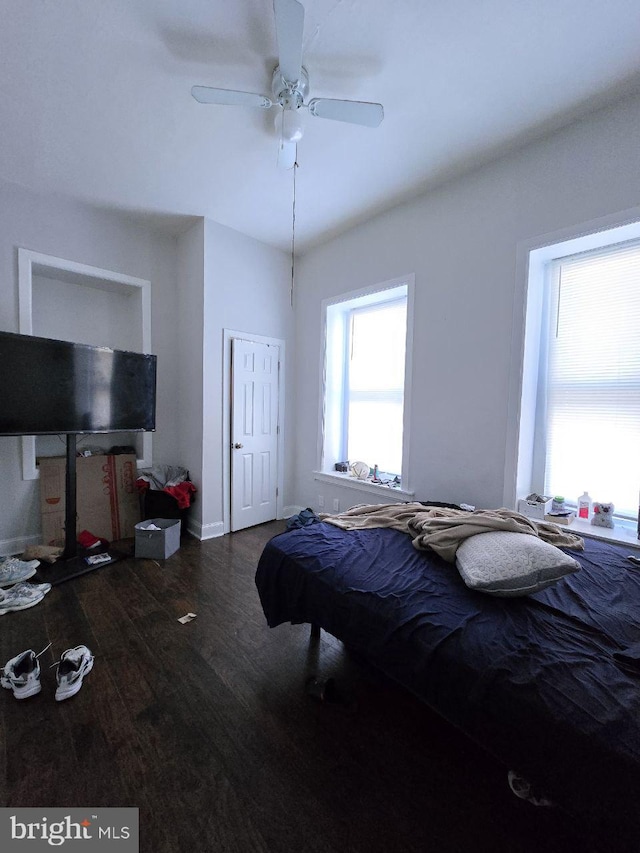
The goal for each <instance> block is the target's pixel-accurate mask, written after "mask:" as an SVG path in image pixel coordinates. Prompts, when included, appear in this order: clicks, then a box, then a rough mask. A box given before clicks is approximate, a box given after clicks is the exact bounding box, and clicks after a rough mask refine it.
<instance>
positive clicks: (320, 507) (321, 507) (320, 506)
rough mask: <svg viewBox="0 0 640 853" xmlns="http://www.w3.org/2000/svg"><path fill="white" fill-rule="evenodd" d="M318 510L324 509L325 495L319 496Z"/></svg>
mask: <svg viewBox="0 0 640 853" xmlns="http://www.w3.org/2000/svg"><path fill="white" fill-rule="evenodd" d="M318 509H324V495H318Z"/></svg>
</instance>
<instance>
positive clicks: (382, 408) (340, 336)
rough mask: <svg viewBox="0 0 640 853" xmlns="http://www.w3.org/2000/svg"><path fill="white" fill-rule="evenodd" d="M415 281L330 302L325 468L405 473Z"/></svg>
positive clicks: (324, 411)
mask: <svg viewBox="0 0 640 853" xmlns="http://www.w3.org/2000/svg"><path fill="white" fill-rule="evenodd" d="M409 284H410V283H409V282H403V283H402V284H397V283H392V284H391V286H386V287H382V288H381V289H379V290H375V291H371V292H366V293H361V294H360V295H354V294H347V295H345V296H344V297H343V298H342V299H340V300H339V301H334V302H327V303H325V321H326V323H325V329H326V338H325V363H324V401H323V446H322V457H323V459H322V470H324V471H327V472H331V471H333V470H334V466H335V463H336V462H343V461H349V462H352V463H353V462H355V461H358V460H361V461H363V462H366V463H367V464H368V465H369V466H370V468H374V466H376V465H377V466H378V469H379V471H380V472H381V473H384V474H386V475H388V476H389V477H391V478H392V477H394V476H396V475H397V476H398V477H399V478H401V476H402V467H403V459H404V458H406V450H407V448H406V436H405V431H404V428H403V427H404V423H405V410H406V405H405V401H406V389H407V380H408V377H409V370H408V369H407V363H408V361H409V357H410V353H409V351H408V346H407V342H408V338H407V332H408V328H409V326H410V322H409V320H410V317H409V308H408V305H409ZM411 284H412V282H411ZM405 479H406V478H405Z"/></svg>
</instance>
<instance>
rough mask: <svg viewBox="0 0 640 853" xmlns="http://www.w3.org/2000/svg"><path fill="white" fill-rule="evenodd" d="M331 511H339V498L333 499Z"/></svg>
mask: <svg viewBox="0 0 640 853" xmlns="http://www.w3.org/2000/svg"><path fill="white" fill-rule="evenodd" d="M333 511H334V512H340V498H334V499H333Z"/></svg>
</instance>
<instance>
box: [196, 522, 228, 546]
mask: <svg viewBox="0 0 640 853" xmlns="http://www.w3.org/2000/svg"><path fill="white" fill-rule="evenodd" d="M187 531H188V532H189V533H190V534H191V535H192V536H195V537H196V539H199V540H200V541H201V542H202V541H203V540H205V539H215V538H216V537H217V536H223V535H224V524H223V523H222V521H216V522H214V523H213V524H200V523H199V522H193V521H189V523H188V525H187Z"/></svg>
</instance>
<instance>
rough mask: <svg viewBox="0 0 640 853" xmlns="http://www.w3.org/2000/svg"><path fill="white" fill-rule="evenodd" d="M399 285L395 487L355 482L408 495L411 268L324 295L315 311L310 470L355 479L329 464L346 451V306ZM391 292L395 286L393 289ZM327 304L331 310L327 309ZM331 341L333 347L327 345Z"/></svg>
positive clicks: (364, 304) (366, 304) (391, 297)
mask: <svg viewBox="0 0 640 853" xmlns="http://www.w3.org/2000/svg"><path fill="white" fill-rule="evenodd" d="M400 288H405V289H406V300H407V331H406V342H405V365H404V405H403V415H402V428H403V434H402V471H401V472H400V477H401V488H400V489H393V490H391V489H388V488H387V487H385V486H376V485H375V484H370V483H360V485H361V486H366V487H367V488H370V489H372V490H374V491H375V490H384V491H385V492H386V493H387V494H391V493H393V494H396V495H398V494H400V495H402V496H403V497H404V496H407V495H409V496H411V495H413V492H411V491H410V465H409V453H410V447H409V441H410V430H409V426H410V422H411V411H410V409H411V381H412V357H413V307H414V289H415V276H414V274H413V273H411V274H409V275H406V276H402V277H399V278H396V279H392V280H390V281H385V282H382V283H380V284H376V285H372V286H370V287H365V288H362V289H360V290H355V291H350V292H349V293H344V294H341V295H340V296H337V297H332V298H329V299H324V300H323V301H322V310H321V323H322V328H321V341H322V348H321V363H320V392H321V393H320V401H319V403H320V405H319V425H318V449H317V470H316V471H315V472H314V473H315V474H316V475H317V478H319V477H322V479H325V478H327V477H330V478H331V479H333V478H334V477H335V478H336V479H337V480H341V481H343V482H344V483H345V484H348V485H354V484H355V483H356V482H359V481H355V480H353V478H350V477H348V475H346V476H345V475H340V474H338V473H337V472H335V469H334V464H335V462H339V461H342V460H344V458H345V456H344V454H345V453H346V449H345V442H346V429H345V418H346V406H345V397H344V394H345V388H346V387H347V386H346V378H347V371H348V363H347V359H346V357H345V355H346V353H347V352H348V349H347V347H348V337H349V327H348V324H347V323H346V317H347V316H348V315H350V313H351V311H352V310H358V309H359V308H371V307H372V306H374V305H377V304H380V305H382V304H384V303H389V302H392V301H395V300H397V299H399V298H404V295H403V294H402V293H401V291H400ZM393 291H396V292H395V293H394V292H393ZM332 309H333V310H332ZM331 345H333V347H335V349H334V350H333V352H330V351H329V347H330V346H331ZM329 398H332V399H333V400H334V405H333V406H331V404H330V403H329V402H328V400H329Z"/></svg>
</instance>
